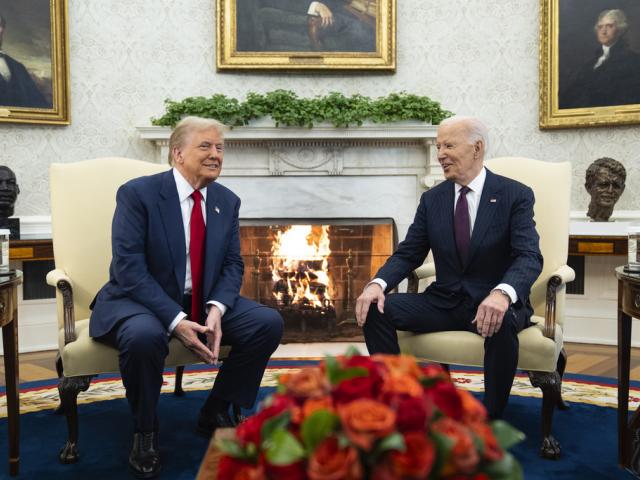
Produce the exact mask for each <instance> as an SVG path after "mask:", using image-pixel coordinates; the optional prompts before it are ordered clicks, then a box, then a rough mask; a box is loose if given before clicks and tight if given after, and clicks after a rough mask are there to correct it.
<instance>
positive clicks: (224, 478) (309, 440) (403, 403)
mask: <svg viewBox="0 0 640 480" xmlns="http://www.w3.org/2000/svg"><path fill="white" fill-rule="evenodd" d="M523 437H524V436H523V434H522V433H520V432H518V431H517V430H515V429H513V428H512V427H511V426H509V425H508V424H507V423H506V422H502V421H494V422H492V423H491V424H489V423H488V422H487V413H486V410H485V408H484V406H483V405H482V403H480V402H479V401H478V400H477V399H476V398H475V397H474V396H473V395H471V393H469V392H467V391H465V390H460V389H457V388H456V387H455V385H454V384H453V382H452V381H451V378H450V377H449V375H448V373H447V372H446V371H445V370H444V369H442V368H441V367H440V366H439V365H433V364H429V365H426V366H420V365H419V364H418V363H417V362H416V360H415V359H414V358H413V357H410V356H406V355H373V356H371V357H368V356H362V355H359V354H358V353H357V352H355V351H354V352H351V353H350V354H347V355H345V356H344V357H337V358H336V357H328V358H326V359H325V360H324V361H323V362H322V363H321V364H320V366H318V367H310V368H304V369H301V370H300V371H298V372H297V373H292V374H285V375H281V376H280V377H279V379H278V388H277V392H276V393H275V394H274V395H272V396H271V397H270V398H269V399H268V400H267V401H266V402H265V405H264V406H263V408H262V410H261V411H260V412H259V413H257V414H256V415H254V416H252V417H249V418H248V419H246V420H245V421H244V422H242V423H241V424H240V425H239V426H238V427H237V428H236V438H235V439H234V440H223V441H220V442H219V444H218V448H219V449H220V450H221V451H222V452H223V455H222V457H221V459H220V463H219V465H218V479H220V480H228V479H256V480H257V479H277V480H286V479H307V478H308V479H311V480H337V479H346V480H355V479H361V478H369V479H375V480H391V479H427V478H429V479H436V478H438V479H440V478H442V479H489V478H500V479H503V478H504V479H519V478H522V469H521V467H520V465H519V464H518V462H517V461H516V460H515V458H514V457H513V456H512V455H511V454H510V453H509V452H507V450H506V449H507V448H509V447H510V446H512V445H514V444H515V443H517V442H519V441H520V440H522V438H523Z"/></svg>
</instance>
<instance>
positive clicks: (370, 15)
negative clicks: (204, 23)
mask: <svg viewBox="0 0 640 480" xmlns="http://www.w3.org/2000/svg"><path fill="white" fill-rule="evenodd" d="M377 1H378V0H322V1H312V0H237V9H236V12H237V49H238V51H244V52H307V51H309V52H311V51H318V52H369V53H371V52H375V51H376V27H375V25H376V12H377Z"/></svg>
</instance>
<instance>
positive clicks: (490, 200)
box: [489, 198, 498, 203]
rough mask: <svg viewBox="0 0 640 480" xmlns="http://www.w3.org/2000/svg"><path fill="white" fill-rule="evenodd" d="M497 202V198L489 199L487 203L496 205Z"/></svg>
mask: <svg viewBox="0 0 640 480" xmlns="http://www.w3.org/2000/svg"><path fill="white" fill-rule="evenodd" d="M497 201H498V199H497V198H490V199H489V203H496V202H497Z"/></svg>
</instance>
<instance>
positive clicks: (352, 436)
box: [338, 398, 396, 451]
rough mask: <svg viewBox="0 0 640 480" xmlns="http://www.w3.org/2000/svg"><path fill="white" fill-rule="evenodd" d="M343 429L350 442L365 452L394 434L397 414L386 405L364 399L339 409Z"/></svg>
mask: <svg viewBox="0 0 640 480" xmlns="http://www.w3.org/2000/svg"><path fill="white" fill-rule="evenodd" d="M338 414H339V415H340V419H341V420H342V427H343V428H344V431H345V433H346V434H347V437H348V438H349V440H351V441H352V442H353V443H354V444H355V445H357V446H358V447H360V448H362V449H363V450H365V451H369V450H371V447H372V446H373V443H374V442H375V441H376V440H377V439H379V438H382V437H386V436H387V435H389V434H390V433H391V432H393V430H394V428H395V423H396V414H395V412H394V411H393V410H391V409H390V408H389V407H387V406H386V405H385V404H383V403H380V402H377V401H375V400H371V399H368V398H363V399H361V400H354V401H353V402H351V403H347V404H346V405H341V406H339V407H338Z"/></svg>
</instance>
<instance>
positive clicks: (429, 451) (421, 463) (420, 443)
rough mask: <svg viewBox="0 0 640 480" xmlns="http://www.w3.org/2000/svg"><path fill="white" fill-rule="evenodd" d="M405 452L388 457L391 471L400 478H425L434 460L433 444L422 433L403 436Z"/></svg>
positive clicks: (410, 433) (395, 451)
mask: <svg viewBox="0 0 640 480" xmlns="http://www.w3.org/2000/svg"><path fill="white" fill-rule="evenodd" d="M404 444H405V447H406V448H405V451H404V452H399V451H397V450H393V451H392V452H391V453H390V455H389V461H390V463H391V470H392V471H393V472H394V473H395V474H397V475H398V476H399V477H400V478H427V476H428V475H429V472H431V467H433V462H434V461H435V459H436V449H435V447H434V446H433V443H432V442H431V440H430V439H428V438H427V437H426V436H425V434H424V433H422V432H409V433H406V434H404Z"/></svg>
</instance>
